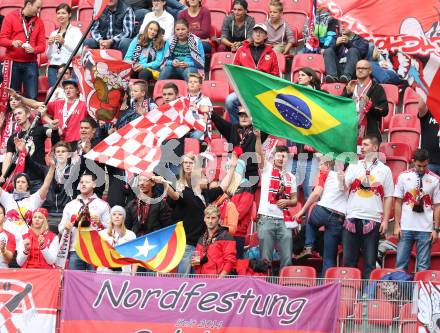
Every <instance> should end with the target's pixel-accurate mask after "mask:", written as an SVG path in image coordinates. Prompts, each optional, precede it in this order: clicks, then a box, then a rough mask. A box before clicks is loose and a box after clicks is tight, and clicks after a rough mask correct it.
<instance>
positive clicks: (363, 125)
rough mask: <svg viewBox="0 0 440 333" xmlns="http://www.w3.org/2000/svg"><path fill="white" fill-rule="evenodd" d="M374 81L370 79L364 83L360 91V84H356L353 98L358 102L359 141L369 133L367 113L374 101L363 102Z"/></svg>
mask: <svg viewBox="0 0 440 333" xmlns="http://www.w3.org/2000/svg"><path fill="white" fill-rule="evenodd" d="M372 83H373V81H372V80H371V79H368V81H367V82H366V83H365V84H364V87H363V88H362V90H361V91H359V90H360V89H358V88H360V86H359V85H356V87H355V89H354V92H353V99H354V100H355V102H356V109H357V111H358V142H361V141H362V138H363V137H364V136H365V135H366V134H367V117H366V116H367V113H368V111H370V109H371V106H372V105H373V103H372V102H371V100H369V101H368V103H367V104H364V103H363V100H364V97H365V96H367V93H368V91H369V90H370V88H371V85H372Z"/></svg>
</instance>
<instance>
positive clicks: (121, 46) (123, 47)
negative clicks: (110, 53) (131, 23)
mask: <svg viewBox="0 0 440 333" xmlns="http://www.w3.org/2000/svg"><path fill="white" fill-rule="evenodd" d="M130 43H131V38H122V39H121V40H120V41H119V42H117V43H115V42H113V44H112V46H111V48H112V49H116V50H119V51H121V52H122V57H124V56H125V53H127V50H128V47H129V46H130ZM84 45H86V46H88V47H90V48H91V49H99V43H98V42H97V41H96V40H94V39H93V38H86V40H85V41H84Z"/></svg>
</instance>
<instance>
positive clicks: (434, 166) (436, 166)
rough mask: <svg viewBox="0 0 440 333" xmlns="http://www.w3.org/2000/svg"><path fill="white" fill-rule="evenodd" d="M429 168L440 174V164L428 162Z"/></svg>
mask: <svg viewBox="0 0 440 333" xmlns="http://www.w3.org/2000/svg"><path fill="white" fill-rule="evenodd" d="M428 169H429V170H431V171H432V172H434V173H435V174H436V175H437V176H440V164H431V163H430V164H428Z"/></svg>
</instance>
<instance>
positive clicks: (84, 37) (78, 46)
mask: <svg viewBox="0 0 440 333" xmlns="http://www.w3.org/2000/svg"><path fill="white" fill-rule="evenodd" d="M93 23H95V21H94V20H93V18H92V20H91V21H90V24H89V26H88V27H87V29H86V32H84V35H83V36H82V37H81V40H80V41H79V42H78V44H77V45H76V47H75V50H73V52H72V54H71V55H70V58H69V60H67V62H66V66H64V68H63V71H62V72H61V74H60V75H58V77H57V82H56V83H55V84H54V85H53V86H52V88H51V89H50V91H49V93H48V94H47V96H46V99H45V100H44V105H47V103H49V101H50V99H51V98H52V96H53V94H54V93H55V89H56V87H58V85H59V84H60V82H61V81H62V80H63V76H64V74H66V71H67V69H68V68H69V66H70V64H71V63H72V60H73V57H74V56H76V54H77V53H78V50H79V49H80V48H81V46H82V44H83V43H84V40H85V39H86V37H87V35H88V34H89V32H90V30H92V26H93Z"/></svg>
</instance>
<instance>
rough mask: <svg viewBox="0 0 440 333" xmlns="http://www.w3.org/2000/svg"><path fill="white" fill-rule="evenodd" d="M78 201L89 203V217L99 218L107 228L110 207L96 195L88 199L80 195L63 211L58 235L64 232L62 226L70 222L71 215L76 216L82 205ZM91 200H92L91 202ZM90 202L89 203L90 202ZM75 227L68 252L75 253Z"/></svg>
mask: <svg viewBox="0 0 440 333" xmlns="http://www.w3.org/2000/svg"><path fill="white" fill-rule="evenodd" d="M79 199H83V201H84V203H87V202H90V203H89V211H90V215H95V216H98V217H99V220H100V222H101V223H102V224H103V225H104V227H106V228H107V226H108V224H109V222H110V206H109V205H108V203H107V202H105V201H104V200H101V199H99V198H98V197H97V195H96V194H93V195H92V196H91V197H90V198H89V199H84V198H83V197H82V196H81V195H78V197H77V198H76V199H74V200H72V201H70V202H69V203H68V204H67V205H66V207H64V210H63V217H62V219H61V222H60V224H59V225H58V231H59V233H60V234H62V233H63V231H64V226H65V224H66V223H67V222H71V221H72V216H73V215H78V213H79V211H80V209H81V207H82V203H81V202H80V201H79ZM92 199H93V200H92ZM90 200H91V201H90ZM76 234H77V233H76V227H73V228H72V236H71V240H70V251H75V247H74V245H75V239H76Z"/></svg>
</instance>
